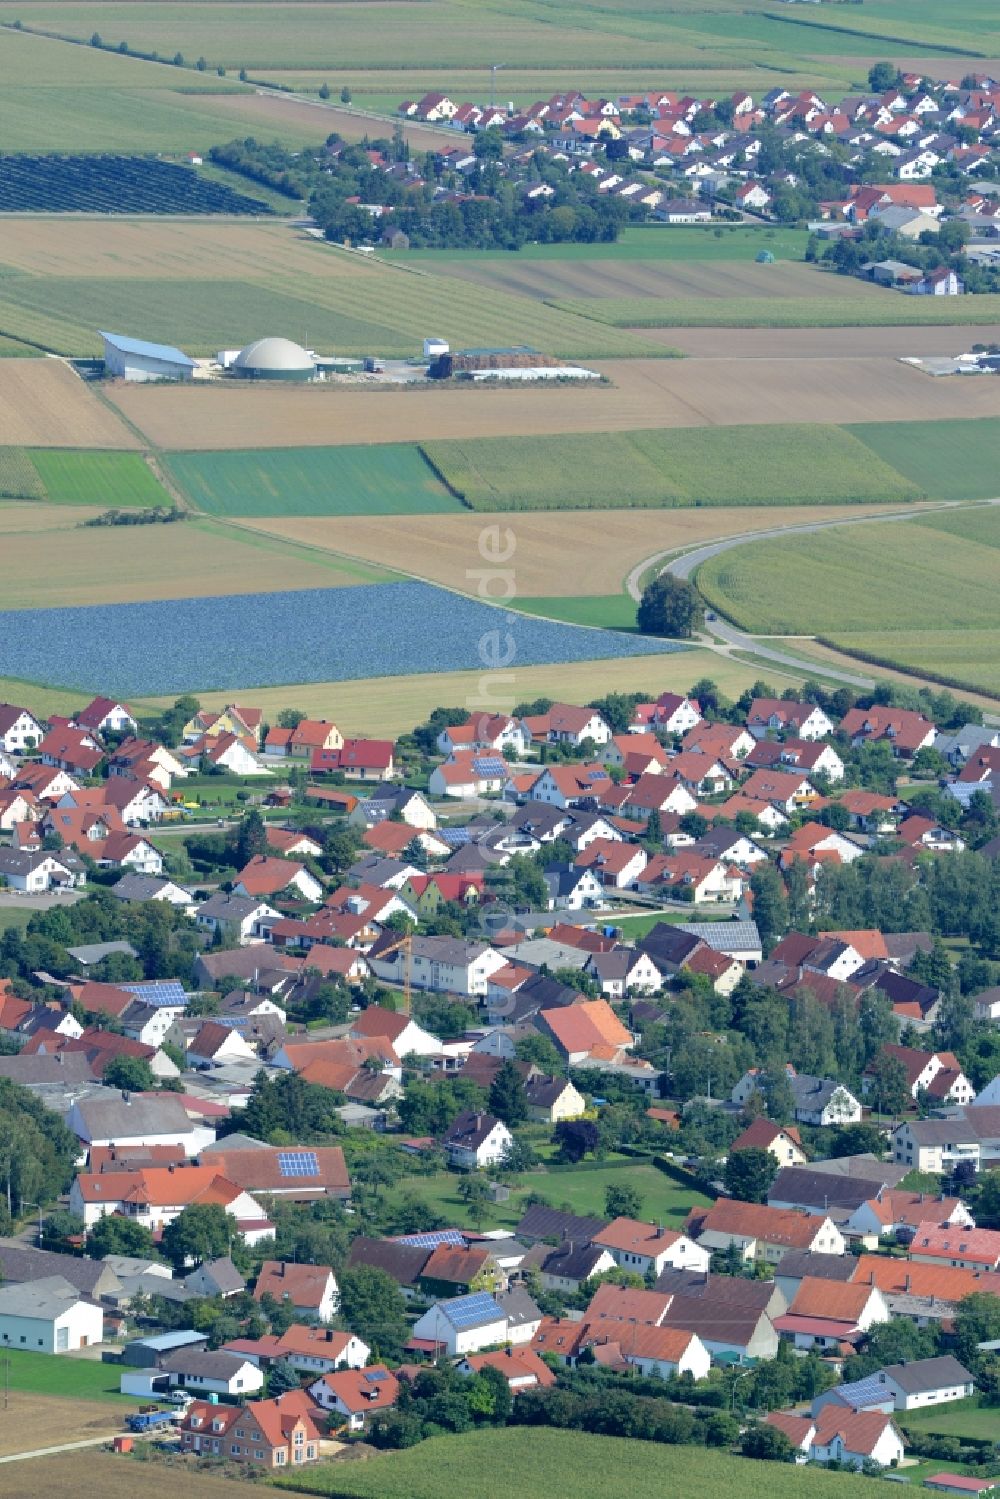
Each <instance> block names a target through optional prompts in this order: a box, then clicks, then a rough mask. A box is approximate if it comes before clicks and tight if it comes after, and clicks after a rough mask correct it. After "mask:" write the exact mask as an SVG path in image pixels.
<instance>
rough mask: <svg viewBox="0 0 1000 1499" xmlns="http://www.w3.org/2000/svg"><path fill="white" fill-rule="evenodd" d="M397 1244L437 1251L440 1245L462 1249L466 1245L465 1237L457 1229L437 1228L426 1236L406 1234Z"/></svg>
mask: <svg viewBox="0 0 1000 1499" xmlns="http://www.w3.org/2000/svg"><path fill="white" fill-rule="evenodd" d="M396 1243H397V1244H409V1245H410V1246H411V1247H412V1248H414V1249H437V1247H438V1245H439V1244H451V1245H455V1246H456V1247H458V1248H460V1247H461V1246H462V1245H463V1244H464V1243H465V1236H464V1234H462V1233H460V1232H459V1230H458V1229H457V1228H435V1229H430V1230H429V1231H428V1232H427V1233H425V1234H404V1235H403V1237H402V1238H400V1239H397V1240H396Z"/></svg>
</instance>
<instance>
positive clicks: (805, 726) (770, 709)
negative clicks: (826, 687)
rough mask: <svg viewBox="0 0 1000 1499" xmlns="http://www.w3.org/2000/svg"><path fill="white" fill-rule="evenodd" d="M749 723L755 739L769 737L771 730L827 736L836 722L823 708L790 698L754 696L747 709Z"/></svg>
mask: <svg viewBox="0 0 1000 1499" xmlns="http://www.w3.org/2000/svg"><path fill="white" fill-rule="evenodd" d="M746 725H747V728H748V729H749V731H750V733H751V734H752V735H753V736H754V738H755V739H766V738H767V736H768V735H769V734H794V735H795V736H796V737H797V738H799V739H825V738H826V737H827V735H828V734H832V733H833V722H832V720H831V719H830V718H828V717H827V715H826V714H825V713H824V712H823V709H822V708H819V707H817V706H816V704H815V703H799V702H795V701H793V700H792V699H790V698H787V699H786V698H775V697H757V698H754V700H753V702H752V703H751V704H750V707H749V709H748V710H747V717H746Z"/></svg>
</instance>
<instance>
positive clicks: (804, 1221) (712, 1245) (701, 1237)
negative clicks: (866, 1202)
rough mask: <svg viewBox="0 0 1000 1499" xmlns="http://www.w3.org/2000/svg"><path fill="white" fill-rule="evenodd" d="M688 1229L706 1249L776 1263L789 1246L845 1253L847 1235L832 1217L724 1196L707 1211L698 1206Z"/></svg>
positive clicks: (818, 1251)
mask: <svg viewBox="0 0 1000 1499" xmlns="http://www.w3.org/2000/svg"><path fill="white" fill-rule="evenodd" d="M687 1226H688V1230H689V1232H690V1233H692V1234H693V1235H694V1236H695V1238H696V1239H697V1241H698V1243H699V1244H700V1245H701V1246H702V1248H704V1249H730V1248H735V1249H737V1250H738V1251H739V1253H740V1255H741V1257H742V1258H743V1259H745V1260H754V1259H763V1260H766V1261H767V1262H768V1263H770V1264H776V1263H777V1262H778V1260H780V1259H781V1257H782V1255H783V1254H785V1253H786V1251H787V1250H789V1249H808V1250H809V1251H810V1252H811V1253H813V1254H843V1253H844V1251H845V1249H846V1247H847V1246H846V1243H845V1240H844V1236H843V1234H842V1233H841V1232H840V1230H839V1229H838V1228H837V1227H836V1225H835V1224H834V1223H833V1222H832V1220H831V1219H830V1218H828V1217H820V1216H819V1215H818V1214H817V1215H815V1216H810V1215H808V1214H806V1213H797V1212H794V1211H790V1210H788V1209H785V1208H771V1207H764V1206H763V1205H758V1204H757V1203H750V1202H736V1201H733V1200H731V1199H727V1198H720V1199H719V1201H718V1202H716V1203H713V1205H712V1207H710V1208H709V1209H708V1210H707V1211H705V1210H702V1209H698V1208H696V1209H694V1211H693V1212H692V1213H691V1214H690V1215H689V1217H688V1225H687Z"/></svg>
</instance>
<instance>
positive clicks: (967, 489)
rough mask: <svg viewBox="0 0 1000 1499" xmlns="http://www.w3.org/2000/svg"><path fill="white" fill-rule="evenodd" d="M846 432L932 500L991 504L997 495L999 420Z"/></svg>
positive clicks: (871, 425) (872, 426)
mask: <svg viewBox="0 0 1000 1499" xmlns="http://www.w3.org/2000/svg"><path fill="white" fill-rule="evenodd" d="M845 430H846V431H848V432H853V433H854V435H855V436H856V437H860V439H861V441H862V442H863V443H865V445H866V446H867V447H869V448H871V449H872V450H873V452H876V453H877V454H878V455H879V457H880V458H882V459H883V460H884V461H885V462H886V463H888V464H891V465H892V467H893V468H895V469H898V471H899V472H900V473H901V474H905V475H906V477H907V478H908V479H912V481H913V483H914V484H919V485H920V487H921V489H923V490H924V491H925V492H926V493H927V494H928V495H929V496H930V498H931V499H935V500H990V499H993V498H994V497H995V496H998V495H1000V417H987V418H984V419H979V420H976V419H975V418H973V419H971V420H969V421H952V422H949V421H941V422H866V423H865V424H864V425H863V426H854V427H847V428H845ZM970 519H971V517H970Z"/></svg>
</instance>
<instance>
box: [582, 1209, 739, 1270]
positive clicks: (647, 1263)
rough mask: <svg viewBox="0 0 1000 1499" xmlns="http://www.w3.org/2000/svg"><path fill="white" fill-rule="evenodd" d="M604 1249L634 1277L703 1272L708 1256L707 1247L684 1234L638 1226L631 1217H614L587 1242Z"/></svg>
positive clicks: (650, 1224)
mask: <svg viewBox="0 0 1000 1499" xmlns="http://www.w3.org/2000/svg"><path fill="white" fill-rule="evenodd" d="M591 1242H592V1243H593V1244H595V1245H597V1246H599V1247H600V1248H602V1249H607V1250H608V1251H609V1252H610V1254H611V1255H612V1256H613V1258H614V1261H615V1264H616V1265H618V1266H620V1267H621V1269H623V1270H634V1271H635V1272H636V1273H637V1274H638V1275H647V1274H653V1275H659V1274H660V1272H661V1271H662V1270H665V1269H668V1268H669V1269H673V1270H707V1269H708V1267H709V1262H710V1260H711V1255H710V1253H709V1250H708V1248H707V1247H702V1246H701V1245H699V1244H696V1243H694V1242H693V1241H692V1240H691V1239H689V1238H688V1237H687V1235H686V1234H682V1233H678V1232H677V1231H676V1230H674V1229H668V1228H664V1227H662V1225H660V1224H658V1223H640V1222H638V1221H637V1220H636V1219H634V1218H615V1219H614V1220H613V1221H612V1222H611V1223H609V1224H608V1225H607V1227H606V1228H602V1229H601V1230H600V1232H599V1233H596V1234H595V1235H594V1237H593V1240H592V1241H591Z"/></svg>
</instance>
